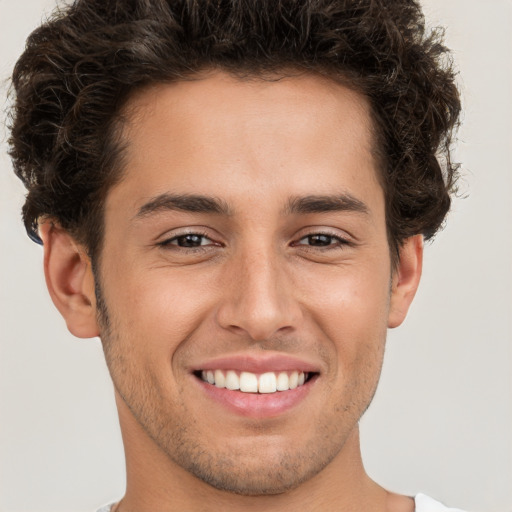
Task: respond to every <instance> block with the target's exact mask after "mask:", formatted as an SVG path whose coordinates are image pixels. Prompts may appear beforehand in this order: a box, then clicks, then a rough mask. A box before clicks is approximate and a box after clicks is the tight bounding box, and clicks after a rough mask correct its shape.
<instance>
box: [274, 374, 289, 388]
mask: <svg viewBox="0 0 512 512" xmlns="http://www.w3.org/2000/svg"><path fill="white" fill-rule="evenodd" d="M276 388H277V391H288V390H289V389H290V379H289V378H288V374H287V373H286V372H281V373H280V374H279V375H278V376H277V385H276Z"/></svg>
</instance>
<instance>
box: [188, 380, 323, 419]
mask: <svg viewBox="0 0 512 512" xmlns="http://www.w3.org/2000/svg"><path fill="white" fill-rule="evenodd" d="M194 378H195V379H196V381H197V382H198V383H199V384H200V386H201V388H202V389H203V390H204V392H205V393H206V394H207V395H208V397H209V398H211V399H213V400H215V401H216V402H218V403H219V404H221V405H222V406H224V407H226V408H227V409H228V410H230V411H231V412H234V413H236V414H239V415H241V416H246V417H249V418H272V417H275V416H279V415H281V414H284V413H285V412H287V411H288V410H290V409H292V408H293V407H295V406H297V405H298V404H299V403H301V402H302V401H303V400H304V399H305V398H306V396H307V395H308V393H309V392H310V390H311V387H312V385H313V384H314V382H315V381H316V379H317V376H313V378H311V379H310V380H308V381H307V382H306V383H305V384H303V385H302V386H299V387H297V388H295V389H290V390H289V391H276V392H275V393H242V392H241V391H232V390H229V389H226V388H218V387H217V386H214V385H213V384H209V383H208V382H204V381H202V380H200V379H198V378H197V377H194Z"/></svg>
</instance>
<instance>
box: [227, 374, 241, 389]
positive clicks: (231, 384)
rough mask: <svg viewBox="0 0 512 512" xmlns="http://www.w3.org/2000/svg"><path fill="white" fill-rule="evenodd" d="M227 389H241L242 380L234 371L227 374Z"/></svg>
mask: <svg viewBox="0 0 512 512" xmlns="http://www.w3.org/2000/svg"><path fill="white" fill-rule="evenodd" d="M225 384H226V388H227V389H232V390H234V389H240V379H239V378H238V375H237V374H236V373H235V372H234V371H233V370H229V371H228V372H227V373H226V382H225Z"/></svg>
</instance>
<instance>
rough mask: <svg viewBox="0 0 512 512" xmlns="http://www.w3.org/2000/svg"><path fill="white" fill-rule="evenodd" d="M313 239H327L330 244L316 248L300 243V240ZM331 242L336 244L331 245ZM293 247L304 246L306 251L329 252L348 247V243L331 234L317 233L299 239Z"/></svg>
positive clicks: (344, 239)
mask: <svg viewBox="0 0 512 512" xmlns="http://www.w3.org/2000/svg"><path fill="white" fill-rule="evenodd" d="M313 237H325V238H328V239H330V240H329V242H330V243H328V244H327V245H318V246H315V245H309V244H301V243H300V242H301V241H302V240H306V239H308V238H309V239H311V238H313ZM333 241H334V242H336V243H332V242H333ZM310 242H311V240H310ZM293 245H294V246H304V248H306V250H315V251H318V250H320V251H330V250H336V249H338V250H339V249H343V247H346V246H349V245H350V241H349V240H347V239H346V238H343V237H341V236H339V235H334V234H333V233H322V232H318V233H310V234H308V235H306V236H303V237H301V238H300V239H299V240H298V241H297V242H294V244H293Z"/></svg>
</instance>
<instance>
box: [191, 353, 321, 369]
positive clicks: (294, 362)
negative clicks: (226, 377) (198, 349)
mask: <svg viewBox="0 0 512 512" xmlns="http://www.w3.org/2000/svg"><path fill="white" fill-rule="evenodd" d="M198 370H239V371H244V372H251V373H265V372H285V371H294V370H297V371H301V372H309V373H319V372H320V367H319V365H316V364H313V363H311V362H309V361H305V360H304V359H301V358H298V357H295V356H290V355H288V354H261V355H260V354H259V355H254V354H247V353H245V354H232V355H225V356H220V357H215V358H212V359H208V360H206V361H203V362H200V363H199V364H197V365H194V366H193V368H192V371H198Z"/></svg>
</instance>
